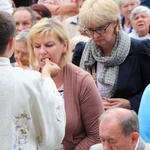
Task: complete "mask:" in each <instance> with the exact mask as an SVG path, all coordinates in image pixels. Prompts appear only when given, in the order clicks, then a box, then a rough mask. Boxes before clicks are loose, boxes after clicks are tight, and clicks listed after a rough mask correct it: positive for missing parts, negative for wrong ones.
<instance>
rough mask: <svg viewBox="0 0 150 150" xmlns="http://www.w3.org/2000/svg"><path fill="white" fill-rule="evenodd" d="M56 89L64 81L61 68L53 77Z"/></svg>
mask: <svg viewBox="0 0 150 150" xmlns="http://www.w3.org/2000/svg"><path fill="white" fill-rule="evenodd" d="M53 80H54V82H55V84H56V87H57V89H58V88H60V87H61V86H62V84H63V83H64V72H63V69H61V71H60V72H59V73H58V75H57V76H56V77H54V78H53Z"/></svg>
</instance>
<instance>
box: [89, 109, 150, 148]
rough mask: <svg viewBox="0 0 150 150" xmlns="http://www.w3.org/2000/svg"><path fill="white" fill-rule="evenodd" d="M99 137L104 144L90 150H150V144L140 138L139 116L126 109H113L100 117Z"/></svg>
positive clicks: (94, 146)
mask: <svg viewBox="0 0 150 150" xmlns="http://www.w3.org/2000/svg"><path fill="white" fill-rule="evenodd" d="M99 135H100V139H101V142H102V144H96V145H93V146H92V147H91V148H90V150H110V149H111V150H150V144H147V143H145V142H144V141H143V140H142V139H141V137H140V136H139V122H138V117H137V114H136V113H135V112H134V111H132V110H128V109H124V108H111V109H108V110H107V111H105V112H104V113H103V114H102V115H101V117H100V124H99Z"/></svg>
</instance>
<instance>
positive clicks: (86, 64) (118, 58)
mask: <svg viewBox="0 0 150 150" xmlns="http://www.w3.org/2000/svg"><path fill="white" fill-rule="evenodd" d="M130 45H131V39H130V37H129V36H128V35H127V34H126V33H125V32H124V31H122V30H120V31H118V32H117V35H116V43H115V46H114V47H113V49H112V52H111V55H110V56H108V57H104V53H103V51H102V50H101V48H100V47H99V46H98V45H97V44H96V43H95V42H94V41H93V40H90V41H89V42H88V43H87V44H86V46H85V49H84V52H83V54H82V58H81V61H80V67H81V68H83V69H84V70H86V71H88V72H89V73H91V68H92V65H93V64H95V62H100V63H102V64H104V68H103V70H102V73H101V74H100V75H96V76H97V77H99V78H98V81H99V82H100V83H101V84H102V85H104V86H106V87H107V89H108V95H106V97H111V96H113V94H114V93H115V90H116V85H117V80H118V72H119V65H120V64H121V63H123V62H124V60H125V59H126V57H127V55H128V53H129V50H130Z"/></svg>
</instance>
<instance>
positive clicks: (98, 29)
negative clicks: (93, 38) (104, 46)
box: [84, 22, 111, 35]
mask: <svg viewBox="0 0 150 150" xmlns="http://www.w3.org/2000/svg"><path fill="white" fill-rule="evenodd" d="M110 24H111V22H108V23H107V25H106V26H105V27H101V26H99V27H96V29H95V30H93V29H90V30H89V29H88V28H86V27H84V32H85V33H86V34H88V35H93V34H94V32H96V33H97V34H103V33H105V32H106V30H107V28H108V27H109V25H110ZM99 31H100V32H99ZM89 32H91V33H89Z"/></svg>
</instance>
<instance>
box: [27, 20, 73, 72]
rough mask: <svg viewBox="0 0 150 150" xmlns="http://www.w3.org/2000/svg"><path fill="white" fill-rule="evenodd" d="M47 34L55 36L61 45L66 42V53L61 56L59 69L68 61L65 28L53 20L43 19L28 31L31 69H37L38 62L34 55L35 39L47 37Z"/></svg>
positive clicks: (68, 45)
mask: <svg viewBox="0 0 150 150" xmlns="http://www.w3.org/2000/svg"><path fill="white" fill-rule="evenodd" d="M49 33H50V34H52V35H53V34H54V35H56V36H57V37H58V40H59V41H60V42H61V43H65V42H67V51H66V53H65V54H62V63H61V66H60V67H63V66H64V65H65V64H66V63H67V62H68V61H69V57H70V53H71V52H70V42H69V38H68V35H67V32H66V29H65V27H64V26H63V24H62V23H61V22H60V21H59V20H57V19H55V18H43V19H41V20H40V21H39V22H38V23H36V24H35V25H34V26H33V27H32V28H31V29H30V31H29V34H28V39H27V42H28V47H29V51H30V55H29V56H30V57H29V60H30V64H31V67H32V68H33V69H37V67H38V62H37V60H36V57H35V54H34V47H33V44H34V41H35V40H36V39H37V38H42V37H44V36H46V35H48V34H49Z"/></svg>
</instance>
